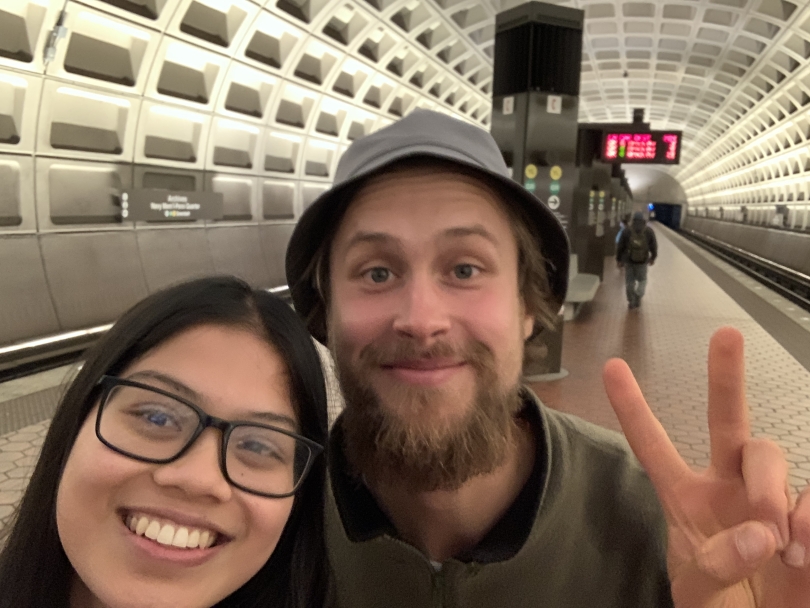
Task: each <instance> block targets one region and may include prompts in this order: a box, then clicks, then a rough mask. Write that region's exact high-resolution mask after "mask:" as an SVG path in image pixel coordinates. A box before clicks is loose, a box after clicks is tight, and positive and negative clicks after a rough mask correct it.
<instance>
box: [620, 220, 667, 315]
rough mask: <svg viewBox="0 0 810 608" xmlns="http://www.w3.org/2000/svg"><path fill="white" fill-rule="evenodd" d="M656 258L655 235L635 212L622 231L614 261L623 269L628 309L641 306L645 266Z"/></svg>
mask: <svg viewBox="0 0 810 608" xmlns="http://www.w3.org/2000/svg"><path fill="white" fill-rule="evenodd" d="M657 256H658V242H657V241H656V240H655V233H654V232H653V231H652V228H650V227H649V226H647V222H646V221H645V220H644V214H643V213H641V212H640V211H637V212H636V213H634V214H633V220H632V222H631V223H630V226H628V227H627V228H625V229H624V230H623V231H622V233H621V236H620V238H619V244H618V246H617V247H616V261H617V262H618V264H619V268H624V269H625V275H624V276H625V284H626V285H627V305H628V307H629V308H630V309H634V308H638V307H639V305H640V304H641V298H642V297H644V290H645V289H646V287H647V266H648V265H649V266H652V265H653V264H654V263H655V258H656V257H657Z"/></svg>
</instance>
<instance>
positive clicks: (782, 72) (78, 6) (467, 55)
mask: <svg viewBox="0 0 810 608" xmlns="http://www.w3.org/2000/svg"><path fill="white" fill-rule="evenodd" d="M517 4H520V2H516V1H514V0H503V1H501V0H483V1H480V0H266V1H265V0H82V1H77V0H68V1H67V2H66V3H63V2H62V0H58V1H57V0H50V1H49V0H3V2H2V3H1V4H0V155H2V154H12V155H20V154H22V155H33V156H35V157H37V156H42V157H57V158H68V159H75V160H81V161H92V162H99V163H103V162H116V163H120V162H135V163H143V164H150V165H162V166H168V167H175V168H188V169H197V170H206V171H210V172H214V173H216V174H218V175H224V176H229V175H230V176H234V179H241V178H245V179H253V177H252V176H255V179H259V176H262V178H264V177H266V176H267V175H270V176H271V177H272V176H277V178H278V180H279V183H283V182H285V180H286V181H291V182H295V183H296V184H297V185H299V186H300V188H299V190H298V192H300V194H299V200H298V201H297V202H296V209H297V211H296V213H300V210H301V208H302V206H304V205H306V204H307V202H308V201H310V200H312V198H313V197H314V196H315V195H316V194H317V192H319V191H321V190H322V189H323V188H325V187H326V186H327V184H328V183H329V181H330V179H331V175H332V173H333V171H334V166H335V164H336V161H337V158H338V157H339V155H340V154H341V153H342V151H343V150H344V149H345V147H346V146H347V145H348V144H349V143H350V142H351V140H353V139H354V138H356V137H358V136H360V135H363V134H366V133H369V132H371V131H373V130H376V129H378V128H380V127H382V126H384V125H386V124H389V123H390V122H391V121H393V120H396V119H397V118H398V117H399V116H401V115H404V114H407V113H408V112H410V111H412V110H413V109H414V108H417V107H427V108H433V109H438V110H442V111H445V112H448V113H452V114H454V115H456V116H458V117H459V118H462V119H464V120H468V121H470V122H474V123H476V124H479V125H480V126H482V127H483V128H488V125H489V120H490V94H491V82H492V69H491V63H492V54H493V45H494V19H495V14H496V13H498V12H500V11H502V10H505V9H507V8H511V7H512V6H515V5H517ZM556 4H560V5H564V6H570V7H575V8H581V9H583V10H584V11H585V15H586V22H585V37H584V48H583V62H582V86H581V98H580V119H581V121H585V122H607V121H609V122H624V121H629V120H630V119H631V112H632V109H633V108H644V109H645V110H646V111H647V114H646V118H647V120H648V121H649V122H651V123H652V126H653V128H658V129H681V130H683V131H684V147H683V152H682V156H681V165H680V166H677V167H673V168H670V169H662V170H663V171H667V172H668V174H669V175H670V176H672V177H674V178H675V179H676V180H677V181H678V182H679V183H680V186H681V187H682V188H683V191H684V192H685V196H686V198H687V199H688V200H689V202H690V204H691V205H698V206H701V205H703V206H706V205H718V204H732V205H733V204H767V203H779V202H785V203H789V202H791V201H793V202H796V203H799V202H801V201H808V200H810V179H808V178H810V150H809V149H808V143H807V142H808V139H809V138H810V113H808V109H810V105H809V104H810V66H808V58H810V4H808V3H806V2H804V0H792V1H788V0H654V1H647V2H644V1H621V0H613V1H610V2H606V1H605V0H569V1H565V2H556ZM63 6H64V8H65V10H66V14H67V18H66V20H65V23H64V25H65V27H66V28H67V30H66V35H65V36H64V37H63V38H60V39H59V40H58V41H57V44H56V47H55V52H54V55H53V57H52V60H51V61H50V62H49V63H47V65H46V63H45V61H44V60H43V55H44V53H45V48H46V44H47V42H48V33H49V32H50V30H51V29H52V27H53V24H54V23H55V21H56V19H57V16H58V14H59V11H60V10H61V9H62V8H63ZM654 175H655V173H651V174H650V175H648V176H647V177H648V178H650V176H654ZM659 175H660V172H659ZM648 189H649V186H648ZM676 190H677V188H676Z"/></svg>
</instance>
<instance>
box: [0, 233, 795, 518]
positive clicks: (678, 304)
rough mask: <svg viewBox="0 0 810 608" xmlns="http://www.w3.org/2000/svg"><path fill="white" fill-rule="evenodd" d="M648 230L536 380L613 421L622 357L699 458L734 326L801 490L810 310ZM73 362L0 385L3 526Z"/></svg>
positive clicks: (568, 406) (608, 274) (682, 444)
mask: <svg viewBox="0 0 810 608" xmlns="http://www.w3.org/2000/svg"><path fill="white" fill-rule="evenodd" d="M654 228H655V230H656V233H657V236H658V242H659V257H658V260H657V262H656V264H655V265H654V266H653V267H652V268H651V269H650V272H649V282H648V286H647V295H646V296H645V297H644V299H643V301H642V304H641V307H640V308H639V309H637V310H628V308H627V302H626V301H625V295H624V289H625V288H624V276H623V274H622V272H621V271H620V270H618V269H617V268H616V265H615V262H614V261H613V260H612V259H609V258H608V259H606V260H605V272H604V280H603V282H602V285H601V287H600V288H599V291H598V293H597V295H596V298H595V299H594V301H593V302H591V303H590V304H588V305H587V306H585V307H584V308H583V310H582V311H581V313H580V314H579V315H578V316H577V317H576V318H575V319H574V320H573V321H570V322H568V323H566V324H565V327H564V334H563V344H564V345H563V367H564V368H565V369H566V370H567V371H568V372H569V374H568V376H567V377H565V378H563V379H561V380H556V381H553V382H547V383H535V384H533V385H532V386H533V388H534V389H535V390H536V391H537V393H538V394H539V395H540V397H541V399H543V401H544V402H545V403H546V404H547V405H549V406H550V407H553V408H556V409H559V410H563V411H567V412H570V413H573V414H576V415H578V416H581V417H583V418H586V419H588V420H590V421H592V422H595V423H597V424H600V425H603V426H606V427H608V428H612V429H615V430H621V429H620V427H619V424H618V421H617V419H616V416H615V415H614V413H613V410H612V409H611V407H610V405H609V403H608V400H607V396H606V395H605V391H604V388H603V385H602V379H601V370H602V367H603V365H604V363H605V361H607V359H609V358H610V357H621V358H623V359H625V360H626V361H627V362H628V363H629V365H630V367H631V368H632V370H633V373H634V374H635V375H636V378H637V379H638V381H639V384H640V385H641V388H642V390H643V392H644V394H645V396H646V398H647V401H648V402H649V404H650V406H651V407H652V409H653V411H654V412H655V414H656V415H657V416H658V418H659V420H660V421H661V422H662V424H663V425H664V427H665V428H666V430H667V432H668V433H669V435H670V437H671V438H672V441H673V442H674V444H675V445H676V447H677V448H678V450H679V451H680V453H681V455H682V456H683V457H684V459H685V460H686V461H687V462H689V463H690V464H691V465H693V466H695V467H703V466H706V464H707V462H708V456H709V434H708V429H707V422H706V405H707V369H706V358H707V353H708V343H709V338H710V336H711V334H712V333H713V332H714V331H715V330H716V329H717V328H719V327H722V326H724V325H732V326H734V327H737V328H738V329H739V330H740V331H742V333H743V335H744V336H745V340H746V368H747V382H748V386H747V394H748V403H749V407H750V411H751V424H752V428H753V432H754V433H755V434H756V435H757V436H761V437H770V438H772V439H774V440H776V441H777V442H778V443H779V444H780V445H781V446H782V448H783V450H784V451H785V453H786V455H787V459H788V460H789V462H790V465H791V473H790V480H789V481H790V484H791V486H792V487H793V488H794V490H799V489H801V488H803V487H804V486H805V485H807V483H808V482H810V313H808V312H807V311H804V310H803V309H801V308H800V307H798V306H797V305H795V303H793V302H791V301H790V300H788V299H786V298H784V297H783V296H781V295H779V294H777V293H774V292H773V291H771V290H769V289H768V288H767V287H765V286H763V285H762V284H761V283H759V282H758V281H756V280H755V279H753V278H751V277H749V276H748V275H746V274H745V273H744V272H742V271H741V270H739V269H738V268H735V267H733V266H731V265H730V264H728V263H726V262H725V261H723V260H721V259H719V258H717V257H716V256H714V255H713V254H712V253H710V252H707V251H706V250H703V249H701V248H699V247H697V246H696V245H695V244H694V243H692V242H690V241H688V240H687V239H685V238H683V237H682V236H680V235H678V234H676V233H674V232H672V231H670V230H668V229H665V228H662V227H660V226H657V225H656V226H654ZM75 371H76V366H75V365H67V366H63V367H60V368H56V369H53V370H49V371H47V372H43V373H40V374H36V375H34V376H29V377H26V378H20V379H16V380H12V381H9V382H5V383H2V384H0V527H2V526H3V525H4V524H5V523H6V522H7V521H8V519H9V517H10V516H11V514H12V512H13V509H14V505H15V504H16V503H17V501H18V500H19V498H20V496H21V494H22V492H23V490H24V488H25V484H26V483H27V480H28V478H29V476H30V474H31V471H32V469H33V465H34V463H35V462H36V458H37V455H38V453H39V449H40V446H41V444H42V440H43V438H44V435H45V433H46V432H47V428H48V423H49V420H50V417H51V415H52V413H53V409H54V407H55V405H56V403H57V401H58V399H59V397H60V395H61V394H62V392H63V390H64V387H65V385H66V383H67V382H69V380H70V378H71V377H72V376H73V374H74V373H75Z"/></svg>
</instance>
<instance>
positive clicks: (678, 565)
mask: <svg viewBox="0 0 810 608" xmlns="http://www.w3.org/2000/svg"><path fill="white" fill-rule="evenodd" d="M604 380H605V387H606V388H607V393H608V398H609V399H610V403H611V405H612V406H613V409H614V410H615V412H616V415H617V416H618V418H619V422H620V423H621V426H622V429H623V430H624V433H625V436H626V437H627V441H628V442H629V443H630V447H631V448H632V449H633V452H635V454H636V456H637V457H638V459H639V461H641V464H642V466H643V467H644V469H645V470H646V471H647V474H648V475H649V476H650V479H651V481H652V483H653V486H654V487H655V490H656V492H657V494H658V498H659V500H660V501H661V504H662V506H663V508H664V513H665V515H666V519H667V528H668V537H669V546H668V550H667V569H668V571H669V578H670V581H671V583H672V597H673V600H674V602H675V607H676V608H808V607H810V568H808V561H809V559H808V558H810V488H807V489H805V490H804V491H803V492H802V494H801V496H800V497H799V500H798V501H797V502H796V504H795V505H794V501H793V499H792V497H791V492H790V489H789V487H788V485H787V471H788V466H787V462H786V461H785V457H784V455H783V454H782V451H781V449H780V448H779V446H777V445H776V444H775V443H774V442H772V441H769V440H765V439H757V438H753V437H751V429H750V426H749V422H748V406H747V404H746V400H745V372H744V360H743V338H742V335H741V334H740V333H739V332H738V331H737V330H735V329H731V328H723V329H720V330H718V331H717V332H716V333H715V334H714V336H712V339H711V342H710V344H709V435H710V439H711V463H710V465H709V467H708V468H707V469H706V470H704V471H700V472H696V471H693V470H692V469H690V468H689V466H688V465H687V464H686V463H685V462H684V461H683V459H682V458H681V456H680V455H679V454H678V451H677V450H676V449H675V446H673V445H672V442H671V441H670V440H669V437H667V434H666V431H665V430H664V428H663V427H662V426H661V423H660V422H658V420H657V419H656V418H655V416H654V415H653V413H652V412H651V411H650V408H649V406H648V405H647V402H646V401H645V400H644V397H643V395H642V394H641V390H640V389H639V387H638V384H636V381H635V378H633V374H632V372H631V371H630V368H629V367H628V366H627V364H626V363H625V362H624V361H621V360H618V359H614V360H611V361H609V362H608V363H607V365H606V366H605V371H604Z"/></svg>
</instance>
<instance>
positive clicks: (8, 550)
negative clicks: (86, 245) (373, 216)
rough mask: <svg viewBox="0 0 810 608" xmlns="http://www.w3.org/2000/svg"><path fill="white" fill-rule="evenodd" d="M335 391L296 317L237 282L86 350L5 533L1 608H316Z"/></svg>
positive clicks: (141, 307)
mask: <svg viewBox="0 0 810 608" xmlns="http://www.w3.org/2000/svg"><path fill="white" fill-rule="evenodd" d="M326 429H327V420H326V393H325V389H324V379H323V375H322V372H321V368H320V362H319V358H318V354H317V351H316V350H315V347H314V345H313V343H312V341H311V339H310V338H309V336H308V334H307V332H306V330H305V329H304V327H303V326H302V325H301V323H300V322H299V321H298V319H297V317H296V316H295V313H294V312H293V311H292V310H291V309H290V308H289V307H288V306H287V305H286V304H284V303H283V302H282V301H280V300H278V299H277V298H275V297H274V296H272V295H270V294H268V293H266V292H263V291H256V290H253V289H251V288H250V287H249V286H248V285H246V284H245V283H242V282H241V281H239V280H237V279H232V278H211V279H201V280H197V281H192V282H189V283H185V284H183V285H179V286H176V287H172V288H170V289H167V290H165V291H162V292H160V293H157V294H154V295H152V296H150V297H149V298H147V299H146V300H144V301H143V302H141V303H140V304H138V305H137V306H135V307H134V308H133V309H131V310H130V311H129V312H127V313H126V314H125V315H124V316H123V317H122V318H121V319H120V320H119V321H118V323H116V324H115V326H114V327H113V328H112V329H111V330H110V332H109V333H108V334H107V335H106V336H105V337H104V338H103V339H102V340H101V341H100V342H99V343H98V344H97V346H96V347H94V349H93V351H92V352H90V353H89V354H88V357H87V360H86V363H85V364H84V366H83V368H82V370H81V372H80V373H79V375H78V376H77V378H76V380H75V381H74V382H73V384H72V385H71V386H70V388H69V389H68V391H67V392H66V394H65V396H64V398H63V400H62V402H61V403H60V405H59V408H58V410H57V412H56V415H55V416H54V419H53V422H52V424H51V427H50V430H49V433H48V436H47V438H46V440H45V443H44V446H43V449H42V454H41V456H40V459H39V462H38V463H37V466H36V468H35V470H34V474H33V477H32V479H31V482H30V484H29V486H28V489H27V491H26V493H25V496H24V497H23V500H22V502H21V504H20V506H19V509H18V512H17V513H16V515H15V518H14V520H13V522H12V524H11V525H10V526H9V528H8V529H7V530H6V531H5V532H4V535H5V538H3V537H0V545H2V544H3V543H5V548H4V549H3V551H2V553H0V608H11V607H12V606H13V607H14V608H39V607H41V606H53V607H59V608H61V607H64V608H85V607H87V608H91V607H92V608H95V607H97V606H104V607H109V608H145V607H147V606H149V607H150V608H152V607H154V608H160V607H165V608H175V607H178V606H183V607H188V608H208V607H211V606H221V607H230V606H240V607H243V606H245V607H247V606H257V607H258V606H263V607H266V606H274V607H275V606H280V607H283V608H304V607H307V608H309V607H317V606H320V605H322V604H323V602H324V598H325V595H326V574H325V569H324V566H323V555H324V547H323V524H322V511H323V499H322V490H323V483H324V476H325V463H324V458H323V456H322V454H321V452H322V447H321V446H322V445H323V443H324V442H325V440H326V432H327V431H326Z"/></svg>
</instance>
